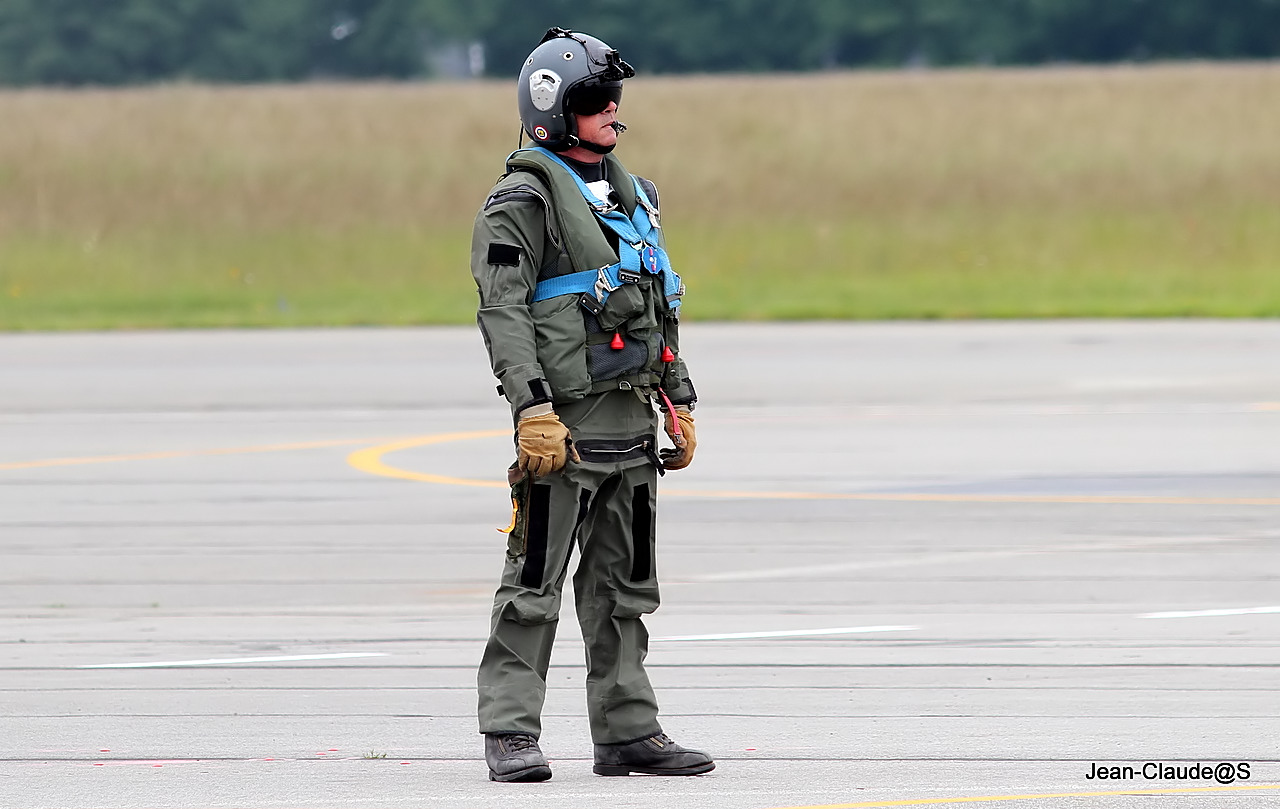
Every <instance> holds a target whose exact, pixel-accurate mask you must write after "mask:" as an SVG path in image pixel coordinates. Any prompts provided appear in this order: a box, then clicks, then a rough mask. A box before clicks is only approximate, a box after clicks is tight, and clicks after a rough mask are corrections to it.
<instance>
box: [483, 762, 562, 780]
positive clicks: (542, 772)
mask: <svg viewBox="0 0 1280 809" xmlns="http://www.w3.org/2000/svg"><path fill="white" fill-rule="evenodd" d="M550 777H551V768H550V767H544V766H537V767H529V768H527V769H524V770H516V771H515V772H509V773H507V774H506V775H498V774H497V773H496V772H494V771H493V770H489V780H490V781H503V782H506V783H528V782H532V781H545V780H547V779H548V778H550Z"/></svg>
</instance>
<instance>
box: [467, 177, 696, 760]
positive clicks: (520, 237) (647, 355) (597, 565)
mask: <svg viewBox="0 0 1280 809" xmlns="http://www.w3.org/2000/svg"><path fill="white" fill-rule="evenodd" d="M606 166H607V169H606V171H607V179H609V180H610V182H611V183H612V185H613V187H614V189H615V190H616V191H617V192H618V195H619V197H620V199H621V202H622V204H623V207H624V208H625V209H626V210H627V212H628V213H630V212H632V211H634V209H635V205H636V204H637V201H636V198H635V196H634V193H635V192H634V186H633V185H632V184H631V180H630V176H629V175H628V174H627V173H626V169H625V168H623V167H622V164H621V163H620V162H618V160H617V158H616V157H614V156H612V155H609V156H608V157H606ZM508 169H509V173H508V174H507V175H506V176H505V177H504V178H502V179H501V180H500V181H499V182H498V184H497V186H495V188H494V189H493V192H492V193H491V194H490V196H489V198H488V200H487V201H486V203H485V206H484V208H483V209H482V210H481V211H480V213H479V215H478V216H477V217H476V224H475V230H474V234H473V241H472V262H471V264H472V274H473V275H474V276H475V279H476V284H477V287H478V289H479V293H480V308H479V313H478V317H477V320H478V323H479V325H480V330H481V333H482V334H483V336H484V339H485V345H486V347H487V348H488V350H489V356H490V361H491V363H492V365H493V371H494V374H495V375H496V376H497V378H498V379H499V381H500V382H501V383H502V384H501V386H500V391H501V392H502V393H503V394H504V395H505V396H506V397H507V399H508V401H509V402H510V404H511V408H512V415H513V419H518V417H519V414H520V411H521V410H524V409H525V408H527V407H531V406H534V405H538V404H544V403H548V402H549V403H551V404H552V406H553V407H554V409H555V412H556V413H557V415H558V416H559V417H560V419H561V421H562V422H563V423H564V424H565V426H566V427H568V428H569V430H570V433H571V435H572V436H573V440H574V444H575V447H576V448H577V450H578V452H579V454H580V455H581V457H582V461H581V462H580V463H578V462H575V461H573V459H572V458H570V459H569V461H568V463H567V464H566V466H565V467H564V469H563V470H561V471H560V472H557V473H554V474H552V475H548V476H545V477H541V478H525V479H523V480H521V481H519V482H517V483H516V484H515V485H514V486H513V500H515V501H516V502H517V503H518V506H517V514H516V519H515V520H513V530H512V531H511V533H510V534H509V538H508V549H507V560H506V565H505V568H504V570H503V574H502V582H501V585H500V586H499V588H498V591H497V594H496V596H495V599H494V607H493V617H492V624H491V633H490V637H489V641H488V643H487V645H486V647H485V651H484V656H483V658H482V660H481V663H480V667H479V672H478V678H477V679H478V686H479V719H480V731H481V732H482V733H504V732H521V733H530V734H532V735H534V736H535V737H537V736H538V735H540V733H541V729H542V725H541V712H542V705H543V701H544V699H545V695H546V677H547V667H548V665H549V663H550V657H551V648H552V644H553V641H554V639H555V632H556V626H557V623H558V620H559V612H560V597H561V591H562V588H563V585H564V581H565V578H566V576H567V575H568V570H569V566H570V563H571V558H572V556H573V554H574V552H575V548H576V552H577V554H578V561H577V568H576V570H575V572H574V577H573V583H574V594H575V598H576V604H575V606H576V609H577V615H578V622H579V625H580V627H581V630H582V637H583V641H584V643H585V645H586V665H587V707H588V714H589V717H590V724H591V735H592V739H593V741H594V742H595V743H597V744H611V743H619V742H627V741H632V740H635V739H639V738H643V737H646V736H650V735H653V734H656V733H660V732H661V727H660V725H659V723H658V718H657V717H658V705H657V700H656V698H655V696H654V693H653V689H652V687H651V686H650V684H649V679H648V676H647V675H646V673H645V670H644V658H645V655H646V653H647V649H648V633H647V632H646V630H645V627H644V624H643V622H642V621H641V616H642V615H645V614H647V613H651V612H653V611H654V610H655V609H657V607H658V603H659V597H658V581H657V571H656V567H655V561H654V518H655V514H656V495H657V467H656V462H657V455H656V449H657V428H658V417H657V415H656V414H655V412H654V409H653V404H652V398H651V397H652V392H653V391H654V390H655V389H656V388H657V387H658V386H661V387H662V388H663V389H664V390H665V391H666V392H667V394H668V396H669V397H670V398H671V399H672V401H673V402H674V403H676V404H686V405H689V406H692V405H693V403H694V402H695V401H696V394H695V393H694V390H693V386H692V383H691V382H690V381H689V377H688V372H687V370H686V368H685V365H684V362H683V359H682V358H680V357H679V353H678V352H679V341H678V330H677V325H678V324H677V320H676V317H675V314H674V312H673V311H672V310H671V308H670V307H669V301H668V300H667V299H666V298H664V292H663V286H662V282H661V278H659V277H656V276H646V277H644V278H642V279H640V281H639V282H637V283H627V284H624V285H623V286H622V287H621V288H620V289H618V290H616V291H614V292H613V293H612V294H610V295H609V297H608V300H607V301H606V303H605V305H604V306H603V307H600V306H592V304H593V303H594V301H593V300H586V301H584V300H583V298H584V297H585V296H582V295H579V294H569V295H563V296H559V297H555V298H550V299H547V300H543V301H538V302H536V303H530V300H531V298H532V296H533V291H534V288H535V286H536V284H537V282H538V281H539V280H542V279H546V278H549V277H554V276H558V275H564V274H567V273H571V272H578V271H582V270H585V269H592V268H598V267H600V266H602V265H604V264H608V263H612V262H616V261H617V260H618V257H617V251H616V246H615V245H613V244H611V243H610V237H608V236H606V235H605V233H604V232H603V231H602V230H601V228H600V226H599V225H598V224H597V222H596V220H595V218H594V215H593V214H592V213H591V211H590V209H589V208H588V207H587V204H586V203H585V202H584V201H583V198H582V195H581V193H580V192H579V191H578V190H577V188H576V186H574V185H573V183H572V180H571V179H570V178H569V177H568V176H567V172H565V170H564V169H563V168H561V167H557V166H554V165H551V164H550V162H549V161H548V160H547V159H546V158H544V157H542V156H540V155H536V154H535V155H532V156H526V155H525V154H524V153H517V154H516V155H513V157H512V158H509V163H508ZM647 188H648V189H652V186H651V185H649V186H647ZM647 196H648V197H649V199H650V201H651V202H652V203H653V204H654V205H655V206H656V204H657V200H656V196H657V194H656V190H651V191H650V192H649V193H647ZM615 335H616V336H615ZM617 341H621V342H622V343H623V346H624V347H623V348H621V349H619V348H616V347H611V343H613V344H614V345H616V342H617ZM664 354H665V355H666V357H667V361H666V362H664V361H663V356H664ZM672 354H674V359H672Z"/></svg>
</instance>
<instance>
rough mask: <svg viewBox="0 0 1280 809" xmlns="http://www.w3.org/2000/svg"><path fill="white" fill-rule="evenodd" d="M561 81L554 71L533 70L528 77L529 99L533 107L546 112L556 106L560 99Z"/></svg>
mask: <svg viewBox="0 0 1280 809" xmlns="http://www.w3.org/2000/svg"><path fill="white" fill-rule="evenodd" d="M562 83H563V80H562V79H561V78H560V74H558V73H556V72H555V71H554V70H535V71H534V72H533V75H531V76H530V77H529V97H530V98H531V99H533V106H535V107H537V108H538V109H539V110H540V111H542V112H546V111H548V110H550V109H551V108H552V107H554V106H555V105H556V102H557V101H558V100H559V99H560V85H561V84H562Z"/></svg>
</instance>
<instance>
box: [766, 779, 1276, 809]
mask: <svg viewBox="0 0 1280 809" xmlns="http://www.w3.org/2000/svg"><path fill="white" fill-rule="evenodd" d="M1262 789H1280V784H1249V785H1247V786H1227V787H1183V788H1173V789H1119V790H1114V791H1110V792H1045V793H1040V794H1034V795H983V796H980V797H971V798H919V799H912V800H904V801H866V802H864V803H824V804H821V805H813V806H786V807H778V808H777V809H870V807H874V806H942V805H947V804H950V805H955V804H959V803H982V802H984V801H985V802H988V803H995V802H997V801H1039V800H1044V799H1046V798H1103V797H1114V796H1117V795H1135V796H1140V795H1194V794H1198V793H1203V792H1247V791H1257V790H1262Z"/></svg>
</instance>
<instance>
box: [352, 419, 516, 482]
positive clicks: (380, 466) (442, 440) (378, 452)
mask: <svg viewBox="0 0 1280 809" xmlns="http://www.w3.org/2000/svg"><path fill="white" fill-rule="evenodd" d="M500 435H508V436H509V435H511V431H510V430H475V431H472V432H468V433H442V434H440V435H424V436H418V437H417V438H409V439H405V440H403V441H395V442H392V443H390V444H382V445H380V446H376V447H369V448H368V449H362V450H359V451H357V452H353V453H351V454H350V455H348V456H347V463H349V464H350V465H351V466H353V467H355V468H356V469H359V470H360V471H361V472H368V473H369V474H371V475H381V476H382V477H387V478H399V479H400V480H413V481H418V482H419V483H441V484H444V485H446V486H481V487H484V488H488V489H505V488H507V484H506V483H505V482H504V481H500V480H475V479H473V478H455V477H449V476H447V475H432V474H429V473H427V472H414V471H412V470H410V469H400V468H398V467H395V466H389V465H387V464H385V463H383V461H382V456H383V455H389V454H390V453H392V452H399V451H400V450H402V449H413V448H414V447H425V446H429V445H431V444H446V443H449V442H450V441H470V440H471V439H475V438H496V437H497V436H500Z"/></svg>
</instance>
